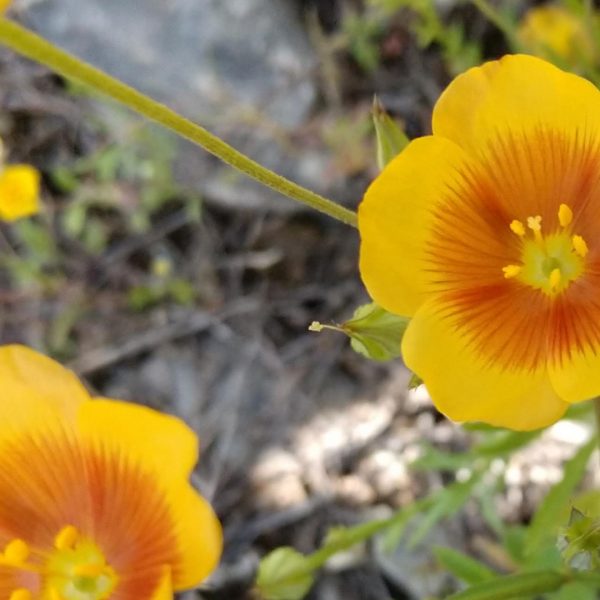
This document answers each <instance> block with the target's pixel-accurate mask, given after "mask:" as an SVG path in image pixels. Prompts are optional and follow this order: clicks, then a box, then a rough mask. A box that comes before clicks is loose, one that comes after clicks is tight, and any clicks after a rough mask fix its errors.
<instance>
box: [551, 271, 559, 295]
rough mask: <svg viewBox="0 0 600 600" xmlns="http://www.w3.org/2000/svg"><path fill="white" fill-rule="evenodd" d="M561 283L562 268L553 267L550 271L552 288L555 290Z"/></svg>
mask: <svg viewBox="0 0 600 600" xmlns="http://www.w3.org/2000/svg"><path fill="white" fill-rule="evenodd" d="M559 285H560V269H552V272H551V273H550V289H551V290H552V291H553V292H554V291H556V288H557V287H558V286H559Z"/></svg>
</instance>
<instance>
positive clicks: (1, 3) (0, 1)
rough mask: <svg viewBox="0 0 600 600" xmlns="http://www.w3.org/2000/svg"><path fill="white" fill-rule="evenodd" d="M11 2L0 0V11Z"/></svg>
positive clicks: (10, 0) (9, 0)
mask: <svg viewBox="0 0 600 600" xmlns="http://www.w3.org/2000/svg"><path fill="white" fill-rule="evenodd" d="M11 2H12V0H0V12H4V11H5V10H6V9H7V8H8V7H9V5H10V3H11Z"/></svg>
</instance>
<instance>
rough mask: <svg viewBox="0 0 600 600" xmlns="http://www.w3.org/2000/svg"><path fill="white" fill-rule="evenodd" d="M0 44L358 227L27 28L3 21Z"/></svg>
mask: <svg viewBox="0 0 600 600" xmlns="http://www.w3.org/2000/svg"><path fill="white" fill-rule="evenodd" d="M0 43H1V44H4V45H5V46H8V47H9V48H11V49H12V50H14V51H15V52H18V53H19V54H22V55H23V56H26V57H27V58H30V59H32V60H35V61H36V62H39V63H41V64H43V65H45V66H46V67H49V68H50V69H52V70H53V71H55V72H57V73H60V74H61V75H64V76H65V77H67V78H68V79H73V80H76V81H79V82H80V83H83V84H85V85H86V86H88V87H90V88H92V89H93V90H95V91H97V92H99V93H101V94H104V95H105V96H108V97H109V98H111V99H112V100H115V101H117V102H119V103H121V104H124V105H125V106H127V107H128V108H130V109H131V110H133V111H135V112H137V113H139V114H141V115H143V116H145V117H147V118H148V119H151V120H152V121H155V122H156V123H160V124H161V125H163V126H164V127H166V128H167V129H170V130H172V131H174V132H175V133H177V134H179V135H180V136H182V137H185V138H187V139H188V140H190V141H192V142H194V143H195V144H198V145H199V146H201V147H202V148H204V149H205V150H207V151H208V152H210V153H211V154H214V155H215V156H217V157H218V158H220V159H221V160H222V161H223V162H225V163H227V164H228V165H230V166H232V167H233V168H234V169H237V170H238V171H241V172H242V173H245V174H246V175H248V176H249V177H252V178H253V179H255V180H256V181H259V182H260V183H262V184H264V185H266V186H268V187H270V188H272V189H274V190H276V191H278V192H280V193H281V194H284V195H285V196H288V197H289V198H292V199H293V200H297V201H298V202H302V203H303V204H306V205H307V206H310V207H311V208H314V209H315V210H318V211H320V212H323V213H325V214H327V215H329V216H330V217H333V218H334V219H337V220H338V221H342V222H343V223H346V224H348V225H352V226H353V227H356V213H355V212H354V211H352V210H349V209H347V208H344V207H343V206H340V205H339V204H337V203H335V202H333V201H331V200H328V199H327V198H324V197H323V196H320V195H319V194H316V193H314V192H311V191H310V190H307V189H306V188H304V187H302V186H300V185H298V184H297V183H294V182H293V181H290V180H289V179H286V178H285V177H282V176H281V175H278V174H277V173H274V172H273V171H271V170H269V169H267V168H266V167H263V166H262V165H260V164H259V163H257V162H255V161H254V160H252V159H251V158H248V157H247V156H246V155H245V154H242V153H241V152H239V151H238V150H236V149H235V148H233V147H231V146H230V145H229V144H227V143H225V142H224V141H223V140H221V139H220V138H218V137H217V136H215V135H213V134H212V133H210V132H209V131H207V130H206V129H204V128H203V127H201V126H200V125H196V124H195V123H193V122H192V121H190V120H189V119H186V118H184V117H182V116H181V115H179V114H178V113H176V112H175V111H173V110H171V109H170V108H168V107H167V106H165V105H164V104H161V103H159V102H156V101H155V100H152V98H149V97H148V96H145V95H144V94H142V93H140V92H138V91H137V90H135V89H134V88H132V87H130V86H128V85H126V84H124V83H122V82H121V81H119V80H117V79H115V78H114V77H111V76H110V75H107V74H106V73H104V72H103V71H101V70H99V69H96V68H95V67H93V66H91V65H89V64H87V63H85V62H84V61H82V60H80V59H78V58H76V57H75V56H73V55H71V54H69V53H68V52H65V51H64V50H61V49H60V48H57V47H56V46H54V45H53V44H51V43H50V42H48V41H46V40H45V39H43V38H41V37H40V36H38V35H36V34H35V33H33V32H31V31H29V30H28V29H26V28H25V27H22V26H21V25H19V24H17V23H14V22H13V21H10V20H8V19H6V18H0Z"/></svg>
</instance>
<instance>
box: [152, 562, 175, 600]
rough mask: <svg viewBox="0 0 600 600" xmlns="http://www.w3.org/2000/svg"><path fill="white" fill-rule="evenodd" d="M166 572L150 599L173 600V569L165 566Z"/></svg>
mask: <svg viewBox="0 0 600 600" xmlns="http://www.w3.org/2000/svg"><path fill="white" fill-rule="evenodd" d="M164 571H165V573H164V575H163V577H162V578H161V580H160V584H159V585H158V587H157V588H156V590H155V591H154V593H153V594H152V597H151V598H150V600H173V586H172V584H171V569H170V568H169V567H165V569H164Z"/></svg>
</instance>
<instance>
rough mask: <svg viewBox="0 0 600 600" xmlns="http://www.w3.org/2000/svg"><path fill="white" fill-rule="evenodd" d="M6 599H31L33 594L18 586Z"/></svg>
mask: <svg viewBox="0 0 600 600" xmlns="http://www.w3.org/2000/svg"><path fill="white" fill-rule="evenodd" d="M8 600H33V594H32V593H31V592H30V591H29V590H26V589H25V588H19V589H18V590H15V591H14V592H12V593H11V594H10V596H9V598H8Z"/></svg>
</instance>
